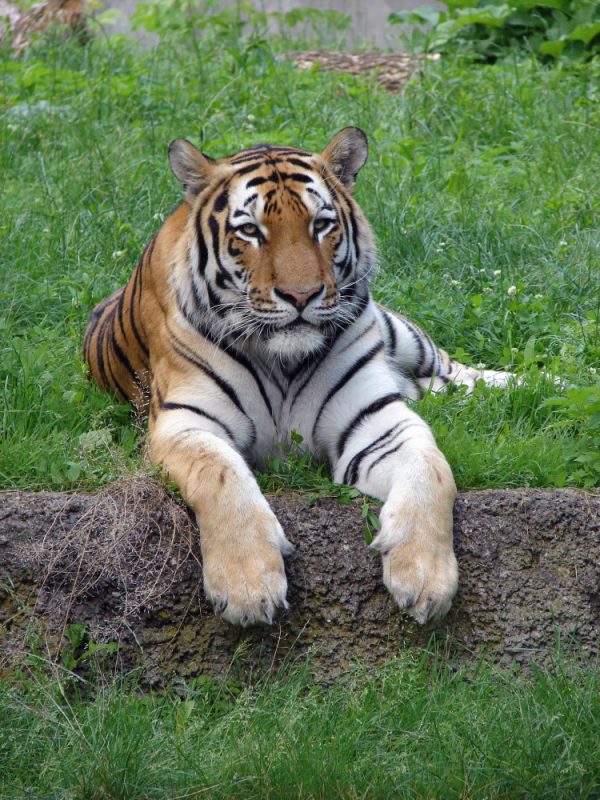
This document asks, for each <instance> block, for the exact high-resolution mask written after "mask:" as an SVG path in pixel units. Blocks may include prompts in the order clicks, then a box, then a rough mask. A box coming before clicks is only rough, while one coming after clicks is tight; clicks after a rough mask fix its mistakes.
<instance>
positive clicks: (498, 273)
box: [492, 269, 502, 278]
mask: <svg viewBox="0 0 600 800" xmlns="http://www.w3.org/2000/svg"><path fill="white" fill-rule="evenodd" d="M492 275H493V276H494V278H497V277H498V276H499V275H502V270H501V269H495V270H494V271H493V272H492Z"/></svg>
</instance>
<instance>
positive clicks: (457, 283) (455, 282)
mask: <svg viewBox="0 0 600 800" xmlns="http://www.w3.org/2000/svg"><path fill="white" fill-rule="evenodd" d="M450 283H451V284H452V286H460V281H457V280H455V279H454V278H452V279H451V280H450Z"/></svg>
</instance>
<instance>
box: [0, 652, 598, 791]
mask: <svg viewBox="0 0 600 800" xmlns="http://www.w3.org/2000/svg"><path fill="white" fill-rule="evenodd" d="M598 681H599V673H598V672H596V673H590V672H588V671H585V670H583V669H582V668H578V667H573V666H568V665H567V662H564V661H563V660H562V659H560V658H559V659H558V660H557V665H556V666H555V667H554V668H553V669H552V670H550V671H549V672H541V671H540V672H535V673H533V674H529V675H523V674H518V673H516V672H509V671H503V670H501V669H499V668H497V667H496V668H494V667H492V666H490V665H489V664H485V663H484V662H482V663H480V664H479V665H478V666H473V665H471V666H470V667H469V668H468V669H467V668H462V667H459V668H456V667H454V668H453V667H451V666H450V665H448V664H445V663H444V662H443V661H442V660H440V659H439V658H438V657H433V658H432V657H430V656H428V655H426V654H425V655H421V656H419V657H415V656H414V655H405V656H403V657H401V658H398V659H397V660H396V661H394V662H393V663H391V664H389V665H388V666H387V667H385V668H381V669H379V670H377V671H376V672H375V673H374V672H373V670H372V669H367V668H361V669H355V670H354V672H352V673H351V674H349V675H348V676H347V677H346V678H345V679H343V680H341V681H337V682H336V683H335V684H333V685H332V686H327V685H323V684H322V683H319V682H315V681H314V679H312V678H311V677H310V674H309V671H308V670H307V669H304V670H303V669H300V670H296V671H295V672H292V673H291V674H288V675H287V677H285V676H279V677H277V676H271V677H270V678H269V679H268V680H266V681H265V680H264V679H258V678H255V679H254V681H250V682H249V683H248V684H247V685H246V686H245V687H242V686H241V685H240V684H239V683H237V682H235V681H233V680H231V679H229V678H223V679H221V680H215V679H211V678H208V677H206V676H205V677H201V678H199V679H196V680H194V681H191V682H190V683H188V684H179V685H173V686H172V687H171V689H170V690H168V691H166V692H164V693H163V694H158V693H153V694H150V695H143V694H141V693H140V692H139V691H138V690H137V689H136V685H135V681H132V680H128V679H125V680H122V681H113V682H109V683H106V684H101V685H99V686H95V687H94V690H93V695H92V697H90V696H87V697H85V696H84V695H85V693H86V691H89V688H90V687H86V686H82V685H81V684H79V685H80V689H79V690H75V689H74V687H73V686H72V685H71V686H70V688H69V678H68V673H66V672H65V673H63V674H62V675H59V677H58V678H56V679H47V678H43V677H42V676H41V675H38V677H37V678H36V679H35V680H33V681H32V680H31V679H27V680H26V681H25V682H24V683H23V684H22V685H20V686H11V685H8V684H7V683H6V682H2V683H0V762H1V763H2V772H1V774H0V796H2V797H6V798H8V797H11V798H14V797H50V796H51V797H53V798H69V799H70V800H88V799H89V800H91V799H92V798H94V800H99V798H107V799H108V798H110V799H111V800H117V799H118V798H127V799H128V800H135V799H136V798H140V800H141V799H142V798H144V800H151V798H165V797H169V798H173V799H175V798H184V797H214V798H229V797H230V798H265V797H269V798H292V797H293V798H299V799H300V798H332V797H339V798H342V797H343V798H359V797H372V798H382V800H383V798H390V797H406V798H424V797H444V798H448V800H451V799H452V798H475V797H477V798H483V797H486V798H490V800H492V799H493V798H515V797H522V798H548V799H549V800H550V798H552V800H554V798H557V797H561V798H578V800H584V799H585V798H593V797H598V793H599V792H600V771H599V768H598V765H599V764H600V725H599V718H600V717H599V715H600V685H599V683H598ZM82 690H83V693H84V694H83V695H82V693H81V692H82Z"/></svg>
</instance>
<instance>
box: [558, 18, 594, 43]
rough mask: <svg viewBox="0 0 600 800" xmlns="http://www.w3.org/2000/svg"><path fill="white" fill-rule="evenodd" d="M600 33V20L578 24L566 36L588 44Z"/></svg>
mask: <svg viewBox="0 0 600 800" xmlns="http://www.w3.org/2000/svg"><path fill="white" fill-rule="evenodd" d="M598 34H600V20H599V21H598V22H588V23H585V24H584V25H578V26H577V27H576V28H575V30H573V31H571V33H569V35H568V36H567V37H566V38H567V39H570V40H571V41H578V42H584V43H585V44H588V43H589V42H591V41H592V39H593V38H594V37H595V36H598Z"/></svg>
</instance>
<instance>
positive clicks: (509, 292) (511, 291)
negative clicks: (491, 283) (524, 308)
mask: <svg viewBox="0 0 600 800" xmlns="http://www.w3.org/2000/svg"><path fill="white" fill-rule="evenodd" d="M516 293H517V287H516V286H509V287H508V289H507V290H506V294H507V295H508V296H509V297H514V296H515V295H516Z"/></svg>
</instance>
